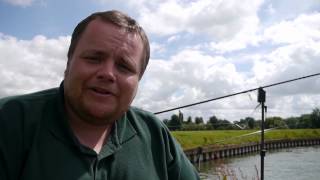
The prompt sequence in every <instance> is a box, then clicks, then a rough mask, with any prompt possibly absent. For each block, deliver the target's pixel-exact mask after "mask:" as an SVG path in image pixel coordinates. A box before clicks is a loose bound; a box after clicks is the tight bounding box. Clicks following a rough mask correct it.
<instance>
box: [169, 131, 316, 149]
mask: <svg viewBox="0 0 320 180" xmlns="http://www.w3.org/2000/svg"><path fill="white" fill-rule="evenodd" d="M254 132H256V130H214V131H173V132H172V134H173V136H174V137H175V138H176V139H177V140H178V141H179V142H180V144H181V146H182V148H183V149H185V150H186V149H191V148H195V147H199V146H207V145H231V144H245V143H249V142H259V141H260V133H258V134H252V135H248V134H250V133H254ZM303 138H320V129H281V130H271V131H268V132H266V133H265V140H278V139H303Z"/></svg>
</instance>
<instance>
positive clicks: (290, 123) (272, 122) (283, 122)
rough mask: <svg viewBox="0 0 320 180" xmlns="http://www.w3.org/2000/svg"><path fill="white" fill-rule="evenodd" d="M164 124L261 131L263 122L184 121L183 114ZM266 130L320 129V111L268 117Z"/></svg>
mask: <svg viewBox="0 0 320 180" xmlns="http://www.w3.org/2000/svg"><path fill="white" fill-rule="evenodd" d="M163 122H164V123H165V124H166V125H167V126H168V128H169V129H170V130H173V131H176V130H182V131H184V130H232V129H234V130H236V129H259V128H260V125H261V120H255V119H254V118H252V117H246V118H244V119H240V121H234V122H233V123H230V121H228V120H226V119H219V118H217V117H216V116H211V117H209V119H208V120H207V121H206V123H205V121H204V120H203V118H202V117H194V119H192V117H191V116H189V117H187V118H186V119H184V116H183V113H181V112H180V111H179V114H178V115H176V114H173V115H172V116H171V118H170V119H164V120H163ZM265 128H280V129H307V128H311V129H313V128H320V109H319V108H315V109H313V111H312V112H311V113H310V114H303V115H301V116H299V117H289V118H281V117H268V118H266V120H265Z"/></svg>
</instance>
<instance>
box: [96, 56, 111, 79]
mask: <svg viewBox="0 0 320 180" xmlns="http://www.w3.org/2000/svg"><path fill="white" fill-rule="evenodd" d="M97 78H98V79H101V80H107V81H112V82H114V81H115V80H116V75H115V64H114V62H113V61H111V60H106V61H104V62H103V63H101V64H100V67H99V69H98V71H97Z"/></svg>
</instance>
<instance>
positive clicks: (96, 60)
mask: <svg viewBox="0 0 320 180" xmlns="http://www.w3.org/2000/svg"><path fill="white" fill-rule="evenodd" d="M84 58H85V59H86V60H87V61H89V62H92V63H99V62H101V58H100V57H97V56H85V57H84Z"/></svg>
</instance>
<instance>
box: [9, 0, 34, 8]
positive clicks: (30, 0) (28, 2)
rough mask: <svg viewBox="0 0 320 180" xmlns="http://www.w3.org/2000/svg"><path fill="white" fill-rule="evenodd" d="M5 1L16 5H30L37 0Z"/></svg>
mask: <svg viewBox="0 0 320 180" xmlns="http://www.w3.org/2000/svg"><path fill="white" fill-rule="evenodd" d="M3 1H4V2H7V3H9V4H11V5H14V6H22V7H26V6H30V5H31V4H32V3H33V2H34V1H35V0H3Z"/></svg>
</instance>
